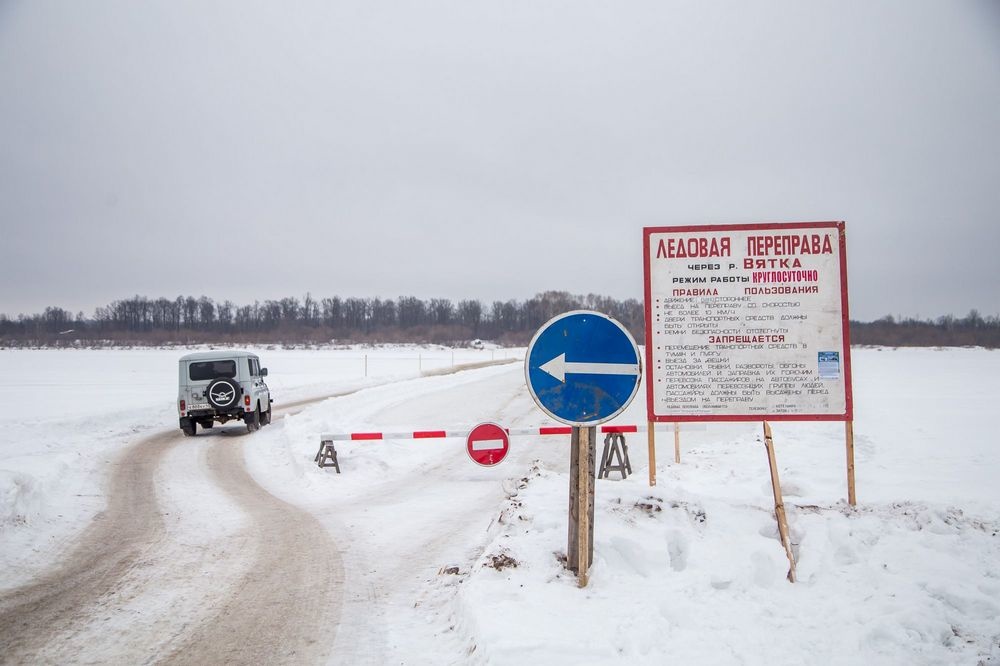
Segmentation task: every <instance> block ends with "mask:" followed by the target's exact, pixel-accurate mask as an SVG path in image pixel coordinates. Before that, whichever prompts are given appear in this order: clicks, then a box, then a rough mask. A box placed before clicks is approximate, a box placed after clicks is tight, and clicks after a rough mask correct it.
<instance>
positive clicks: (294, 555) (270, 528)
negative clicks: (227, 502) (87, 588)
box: [166, 432, 344, 664]
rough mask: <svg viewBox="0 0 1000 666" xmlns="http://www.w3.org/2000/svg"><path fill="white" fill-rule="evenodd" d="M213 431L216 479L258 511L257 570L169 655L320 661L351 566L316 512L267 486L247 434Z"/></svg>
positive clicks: (185, 659) (250, 537) (247, 543)
mask: <svg viewBox="0 0 1000 666" xmlns="http://www.w3.org/2000/svg"><path fill="white" fill-rule="evenodd" d="M226 435H227V433H225V432H223V433H220V436H216V437H213V440H216V441H213V442H212V444H211V448H210V449H209V450H208V465H209V469H210V470H211V472H212V474H213V475H214V477H215V479H216V482H217V483H218V485H219V486H220V487H222V488H223V489H224V490H225V491H226V492H227V493H228V494H229V495H230V496H231V497H232V498H233V499H234V500H235V501H236V502H238V503H239V505H240V506H241V507H242V508H243V509H244V510H246V511H247V513H248V514H249V515H250V517H251V519H252V521H253V524H252V526H251V527H250V528H249V529H248V530H246V531H245V532H244V534H243V535H241V537H240V538H239V548H241V549H247V550H252V551H253V553H254V555H253V558H254V563H253V565H252V566H251V567H250V571H249V574H248V575H247V576H246V577H244V578H243V579H242V580H241V581H239V582H238V583H237V584H236V585H235V586H233V587H232V589H231V592H230V594H229V596H228V597H227V598H226V599H224V601H222V602H221V604H219V607H217V608H215V609H213V610H214V618H209V619H207V620H206V621H203V622H202V623H201V625H200V626H199V627H198V628H196V629H195V630H194V631H193V633H192V635H191V636H190V638H189V639H188V640H187V641H186V642H185V643H184V644H183V645H182V646H181V647H179V648H177V649H176V650H175V651H174V652H173V653H172V654H171V655H170V656H169V657H168V658H167V660H166V661H167V662H168V663H175V664H207V663H262V664H280V663H317V662H322V661H323V660H324V659H325V657H326V656H327V653H328V652H329V650H330V647H331V644H332V641H333V638H334V635H335V634H336V630H337V626H338V624H339V620H340V607H341V599H342V592H341V588H342V585H343V580H344V569H343V565H342V563H341V560H340V555H339V553H338V552H337V548H336V544H334V542H333V540H332V539H331V538H330V536H329V534H328V533H327V531H326V529H325V528H324V527H323V526H322V525H321V524H320V523H319V521H318V520H317V519H316V518H314V517H313V516H312V515H311V514H310V513H308V512H306V511H304V510H302V509H299V508H298V507H295V506H293V505H291V504H289V503H287V502H285V501H283V500H281V499H278V498H277V497H275V496H274V495H272V494H270V493H269V492H267V491H266V490H264V489H263V488H261V487H260V486H259V485H258V484H257V483H256V482H255V481H254V480H253V478H252V477H251V476H250V474H249V472H248V471H247V469H246V465H245V463H244V458H243V446H242V443H241V441H240V439H235V441H234V440H233V438H231V437H228V436H226Z"/></svg>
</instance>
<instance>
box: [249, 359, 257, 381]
mask: <svg viewBox="0 0 1000 666" xmlns="http://www.w3.org/2000/svg"><path fill="white" fill-rule="evenodd" d="M247 360H248V361H250V376H251V377H256V376H257V375H259V374H260V362H259V361H258V360H257V359H255V358H250V359H247Z"/></svg>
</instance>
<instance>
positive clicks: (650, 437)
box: [646, 421, 656, 488]
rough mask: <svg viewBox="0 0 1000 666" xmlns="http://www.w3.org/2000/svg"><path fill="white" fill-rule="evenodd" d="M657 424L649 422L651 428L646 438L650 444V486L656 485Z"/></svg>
mask: <svg viewBox="0 0 1000 666" xmlns="http://www.w3.org/2000/svg"><path fill="white" fill-rule="evenodd" d="M655 425H656V424H655V423H654V422H652V421H650V422H649V429H648V430H647V431H646V440H647V443H648V444H649V487H650V488H652V487H653V486H655V485H656V432H654V430H653V426H655Z"/></svg>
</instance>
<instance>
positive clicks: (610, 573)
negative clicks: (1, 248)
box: [0, 349, 1000, 664]
mask: <svg viewBox="0 0 1000 666" xmlns="http://www.w3.org/2000/svg"><path fill="white" fill-rule="evenodd" d="M258 351H259V353H260V354H261V356H262V359H263V362H264V364H265V365H266V366H267V367H269V369H270V372H271V375H270V377H269V383H270V384H271V385H272V387H273V389H274V392H275V394H276V399H277V400H279V403H280V401H282V400H284V401H288V402H290V401H294V400H298V399H302V398H306V397H309V396H312V395H320V394H325V393H333V392H339V391H345V390H349V389H354V388H360V389H363V390H360V391H358V392H356V393H352V394H350V395H345V396H343V397H339V398H332V399H329V400H326V401H324V402H321V403H318V404H315V405H311V406H307V407H305V408H304V409H303V410H302V411H301V412H299V413H297V414H294V415H290V416H285V417H283V418H282V419H280V421H276V424H275V426H272V427H269V428H265V429H263V430H262V431H260V432H259V433H257V434H255V435H254V436H252V437H249V438H243V439H242V440H241V441H243V442H245V444H244V446H245V455H246V461H247V465H248V467H249V469H250V471H251V473H252V474H253V476H254V478H255V479H256V480H257V482H258V483H260V484H261V485H263V486H264V487H265V488H267V489H268V490H269V491H270V492H271V493H273V494H275V495H277V496H278V497H280V498H282V499H284V500H286V501H288V502H291V503H293V504H295V505H298V506H300V507H303V508H305V509H307V510H308V511H310V512H312V513H313V514H314V515H315V516H316V517H317V519H318V520H319V521H320V522H321V523H322V524H323V525H324V526H325V527H326V529H327V530H328V531H329V533H330V534H331V536H332V538H333V539H334V541H335V542H336V543H337V544H338V547H339V548H340V549H341V554H342V559H343V565H344V569H345V572H346V576H345V580H344V596H343V604H344V608H343V611H342V613H341V616H340V617H341V624H340V630H339V631H338V633H337V638H336V646H335V648H336V649H335V650H334V651H333V652H332V657H331V660H332V662H333V663H407V664H425V663H427V664H430V663H435V664H438V663H470V662H471V663H494V664H513V663H523V662H526V661H532V662H537V663H567V664H569V663H629V664H633V663H650V664H652V663H664V662H666V661H668V660H669V661H673V662H676V663H684V664H686V663H705V664H741V663H749V664H757V663H761V664H763V663H767V664H776V663H777V664H801V663H830V664H858V663H866V664H942V663H944V664H977V663H985V664H1000V484H998V483H997V481H996V479H997V472H998V470H1000V446H998V444H1000V441H998V439H1000V438H998V436H997V434H996V431H995V430H994V427H995V422H996V419H995V416H996V413H997V408H996V405H997V404H998V402H1000V382H998V381H997V379H996V377H997V376H998V375H1000V352H991V351H985V350H965V349H947V350H932V349H901V350H888V349H856V350H854V354H853V356H854V381H855V404H856V421H855V442H856V464H857V492H858V506H857V508H856V509H852V508H850V507H849V506H847V504H846V500H845V498H846V472H845V460H844V428H843V424H840V423H832V424H831V423H778V424H774V426H773V430H774V437H775V447H776V451H777V458H778V464H779V469H780V473H781V480H782V485H783V488H784V491H785V502H786V507H787V510H788V518H789V522H790V527H791V532H792V541H793V543H794V551H795V555H796V558H797V563H798V568H797V572H798V577H799V580H798V582H797V583H795V584H790V583H788V582H787V581H786V580H785V573H786V571H787V568H788V563H787V560H786V559H785V554H784V551H783V549H782V548H781V545H780V542H779V541H778V539H777V529H776V526H775V521H774V518H773V511H772V510H773V502H772V499H771V495H770V479H769V475H768V469H767V459H766V454H765V451H764V448H763V445H762V443H761V441H760V440H761V433H760V428H759V425H756V424H724V425H711V426H708V427H705V426H702V427H700V428H689V429H687V430H685V431H683V432H682V447H681V448H682V462H681V464H679V465H677V464H674V463H673V436H672V434H671V433H670V432H664V433H663V434H660V435H658V448H657V454H658V455H657V462H658V465H657V478H658V483H657V485H656V486H655V487H652V488H651V487H649V485H648V474H647V471H648V461H647V455H646V446H645V436H644V435H640V436H638V437H636V436H630V437H629V444H630V457H631V463H632V466H633V469H634V471H635V473H634V474H633V475H632V476H630V477H629V478H628V479H627V480H618V479H617V475H614V474H613V475H612V477H613V478H612V479H610V480H600V481H598V482H597V500H596V502H597V509H596V519H595V523H596V527H595V561H594V566H593V568H592V569H591V580H590V585H589V586H588V587H587V588H585V589H580V588H578V587H577V586H576V579H575V577H574V576H573V575H571V574H570V573H568V572H566V571H565V570H564V569H563V566H562V563H561V561H560V556H562V555H564V552H565V548H566V541H567V531H566V513H567V489H568V473H567V471H568V463H569V452H568V448H569V447H568V441H567V440H568V437H518V438H515V439H514V441H513V442H512V448H511V453H510V456H509V458H508V460H507V461H505V462H504V463H503V464H501V465H499V466H498V467H496V468H492V469H485V468H481V467H478V466H476V465H474V464H473V463H472V462H470V461H469V460H468V459H467V457H466V455H465V443H464V442H463V441H461V440H417V441H414V440H398V441H383V442H350V443H342V444H338V451H339V457H340V463H341V468H342V470H343V473H342V474H340V475H338V474H336V472H335V471H333V470H332V469H330V468H326V469H320V468H318V467H316V466H315V465H314V464H313V463H312V458H313V455H314V454H315V452H316V449H317V447H318V444H319V435H320V434H321V433H326V432H350V431H359V430H384V431H393V430H395V431H404V430H413V429H467V428H468V427H470V426H472V425H474V424H475V423H477V422H480V421H486V420H490V421H496V422H498V423H501V424H503V425H505V426H508V427H512V428H513V427H531V426H538V425H545V424H546V423H547V421H546V420H545V419H544V418H543V415H542V413H541V412H540V411H539V410H538V409H537V408H536V407H535V405H534V403H533V402H532V401H531V398H530V396H529V395H528V393H527V391H526V389H525V387H524V378H523V371H522V366H521V365H520V364H517V363H515V364H512V365H506V366H496V367H489V368H484V369H479V370H473V371H467V372H461V373H457V374H453V375H441V376H428V377H420V376H419V374H420V371H421V370H427V369H429V368H430V367H442V366H447V365H450V364H451V362H452V360H451V352H450V351H446V350H440V349H435V350H429V349H425V350H420V351H418V350H415V349H394V350H342V351H333V350H325V351H309V350H297V351H292V350H288V351H285V350H258ZM522 351H523V350H522ZM365 353H367V354H368V355H369V358H368V377H365V376H364V365H363V362H364V361H363V357H364V354H365ZM508 353H509V352H508ZM455 354H456V360H455V362H456V363H457V362H471V361H476V360H489V359H490V358H491V356H492V357H499V356H500V355H501V352H499V351H496V352H490V351H472V350H456V352H455ZM179 355H180V354H179V353H178V352H177V351H160V350H156V351H116V352H112V351H108V352H104V351H58V352H50V351H0V369H2V373H0V398H2V399H3V400H4V403H5V404H6V405H7V406H8V409H7V410H6V411H5V412H4V414H3V415H2V416H0V565H2V573H0V592H2V591H3V590H4V589H9V588H11V587H13V586H15V585H18V584H21V583H24V582H25V581H27V580H30V579H31V578H32V577H33V576H37V575H38V572H40V571H42V570H44V568H45V567H46V566H48V565H50V564H51V563H52V561H54V560H55V559H56V558H58V556H59V554H60V553H61V552H63V551H64V549H65V548H66V547H67V546H68V544H70V543H71V542H72V540H73V537H74V536H75V535H76V533H77V532H78V531H79V530H80V529H81V528H82V527H83V525H84V524H85V523H86V522H87V521H88V520H89V519H90V518H91V517H92V516H93V515H94V514H95V513H96V512H97V511H99V510H100V509H101V507H102V506H103V504H104V501H105V500H104V497H103V495H102V492H103V485H102V483H103V478H104V472H105V468H106V465H107V462H108V461H109V460H110V459H111V458H112V457H113V456H114V455H115V454H116V453H117V452H118V451H119V450H120V449H121V448H122V447H123V446H126V445H127V444H128V442H129V441H134V440H135V439H137V438H138V437H139V436H140V434H141V433H146V432H147V431H157V430H163V429H169V428H175V427H176V416H175V412H174V406H173V400H174V392H175V384H176V369H175V368H176V358H177V357H178V356H179ZM431 356H435V358H436V360H434V361H431V360H430V357H431ZM376 357H377V358H376ZM644 412H645V406H644V401H643V400H642V394H641V393H640V396H639V398H637V400H636V401H635V403H634V404H633V405H632V406H631V407H630V408H629V409H628V410H627V411H626V413H625V414H623V415H622V416H620V417H619V418H618V419H616V422H617V423H641V422H642V421H643V420H644ZM193 441H194V442H197V441H198V440H197V439H196V440H193ZM186 444H187V443H186ZM168 462H169V458H168ZM184 464H192V463H191V462H190V461H185V462H184ZM179 472H180V473H183V470H179ZM168 495H169V497H168V498H167V499H168V501H169V503H170V505H171V507H172V508H171V510H172V511H173V510H177V511H185V510H186V511H189V512H191V513H192V514H196V513H197V512H198V511H199V510H205V503H206V502H207V503H210V504H211V506H210V507H208V511H209V513H211V514H213V515H220V516H221V515H225V514H226V513H227V512H229V511H231V507H230V506H229V504H228V503H227V501H226V500H225V499H224V496H222V495H221V494H220V493H212V492H202V493H192V494H191V495H190V496H189V497H188V496H186V495H185V494H184V493H177V492H173V493H168ZM188 523H190V524H191V525H192V526H193V527H191V529H197V525H198V524H199V521H198V520H196V519H192V520H190V521H188Z"/></svg>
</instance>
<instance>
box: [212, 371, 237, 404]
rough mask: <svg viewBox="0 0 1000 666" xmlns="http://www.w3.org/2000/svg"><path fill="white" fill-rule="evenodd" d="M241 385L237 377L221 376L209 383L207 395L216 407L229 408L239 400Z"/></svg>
mask: <svg viewBox="0 0 1000 666" xmlns="http://www.w3.org/2000/svg"><path fill="white" fill-rule="evenodd" d="M239 393H240V387H239V384H237V383H236V380H235V379H228V378H226V377H219V378H218V379H216V380H214V381H213V382H212V383H211V384H209V385H208V389H207V390H206V391H205V396H206V397H207V398H208V402H209V404H211V405H212V406H213V407H215V408H216V409H229V408H230V407H232V406H233V405H235V404H236V403H237V402H238V401H239V398H240V396H239Z"/></svg>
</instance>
